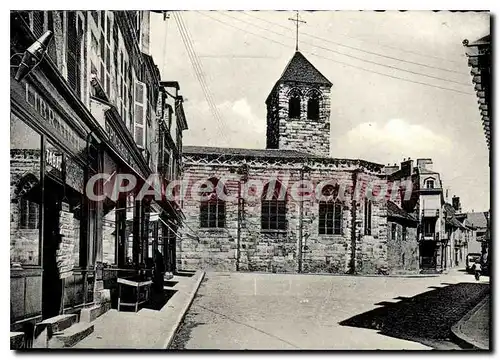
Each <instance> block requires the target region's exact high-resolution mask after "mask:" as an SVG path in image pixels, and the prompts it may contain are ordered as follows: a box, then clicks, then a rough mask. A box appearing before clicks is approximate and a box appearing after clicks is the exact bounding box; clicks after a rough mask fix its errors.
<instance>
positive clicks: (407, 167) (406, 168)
mask: <svg viewBox="0 0 500 360" xmlns="http://www.w3.org/2000/svg"><path fill="white" fill-rule="evenodd" d="M403 160H404V161H403V162H402V163H401V171H402V173H403V174H401V175H402V176H411V174H412V170H413V160H411V159H410V158H408V160H406V159H403Z"/></svg>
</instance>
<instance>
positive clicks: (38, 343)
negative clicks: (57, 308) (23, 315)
mask: <svg viewBox="0 0 500 360" xmlns="http://www.w3.org/2000/svg"><path fill="white" fill-rule="evenodd" d="M77 321H78V317H77V315H76V314H65V315H57V316H54V317H51V318H49V319H45V320H44V321H42V322H39V323H38V324H36V325H35V336H34V340H33V348H38V349H39V348H42V349H45V348H47V347H48V342H49V340H50V339H51V338H52V336H53V334H55V333H58V332H61V331H64V330H66V329H68V328H69V327H71V326H72V325H73V324H75V323H76V322H77Z"/></svg>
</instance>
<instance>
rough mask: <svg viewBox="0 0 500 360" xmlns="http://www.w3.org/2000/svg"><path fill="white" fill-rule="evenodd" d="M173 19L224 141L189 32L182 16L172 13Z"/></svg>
mask: <svg viewBox="0 0 500 360" xmlns="http://www.w3.org/2000/svg"><path fill="white" fill-rule="evenodd" d="M174 19H175V21H176V23H177V27H178V29H179V33H180V35H181V39H182V42H183V43H184V46H185V48H186V51H187V53H188V57H189V60H190V62H191V65H192V67H193V70H194V74H195V76H196V78H197V79H198V82H199V83H200V86H201V89H202V92H203V95H204V96H205V100H206V101H207V103H208V107H209V110H210V112H211V113H212V116H213V117H214V119H215V121H216V122H217V124H218V127H219V134H220V135H221V136H222V137H223V138H224V139H226V140H227V138H226V135H225V133H224V131H223V121H222V119H221V116H220V114H219V111H218V109H217V106H216V105H215V101H214V99H213V96H212V94H211V91H210V88H209V86H208V84H207V82H206V77H205V73H204V71H203V67H202V65H201V62H200V60H199V59H198V57H197V55H196V51H195V49H194V46H193V43H192V41H191V36H190V34H189V30H188V29H187V27H186V25H185V23H184V21H183V19H182V15H181V14H180V13H178V12H174Z"/></svg>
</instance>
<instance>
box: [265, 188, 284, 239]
mask: <svg viewBox="0 0 500 360" xmlns="http://www.w3.org/2000/svg"><path fill="white" fill-rule="evenodd" d="M261 204H262V211H261V229H262V230H263V231H266V230H286V228H287V223H286V189H285V188H283V186H282V185H281V183H280V182H278V181H273V182H269V183H267V184H266V186H265V187H264V191H263V192H262V199H261Z"/></svg>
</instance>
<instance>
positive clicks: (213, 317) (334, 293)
mask: <svg viewBox="0 0 500 360" xmlns="http://www.w3.org/2000/svg"><path fill="white" fill-rule="evenodd" d="M488 292H489V281H488V279H487V278H484V279H482V280H481V282H475V280H474V278H473V277H472V276H471V275H467V274H465V273H463V272H460V271H453V272H452V273H450V274H446V275H441V276H438V277H415V278H402V277H361V276H360V277H355V276H321V275H282V274H255V273H253V274H249V273H207V275H206V278H205V280H204V282H203V284H202V286H201V287H200V289H199V291H198V295H197V296H196V298H195V300H194V302H193V304H192V306H191V308H190V310H189V311H188V313H187V315H186V317H185V320H184V323H183V324H182V325H181V328H180V329H179V331H178V333H177V335H176V338H175V339H174V341H173V344H172V348H174V349H297V348H300V349H366V350H368V349H414V350H423V349H432V348H437V349H459V347H458V346H457V345H455V344H454V343H452V342H451V341H450V340H449V332H450V328H451V326H452V325H453V324H454V323H456V322H457V321H458V320H460V318H461V317H462V316H464V315H465V313H467V311H469V310H470V309H472V308H473V307H474V306H475V305H476V304H477V303H479V301H480V300H481V299H482V298H484V296H485V295H486V294H487V293H488Z"/></svg>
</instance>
